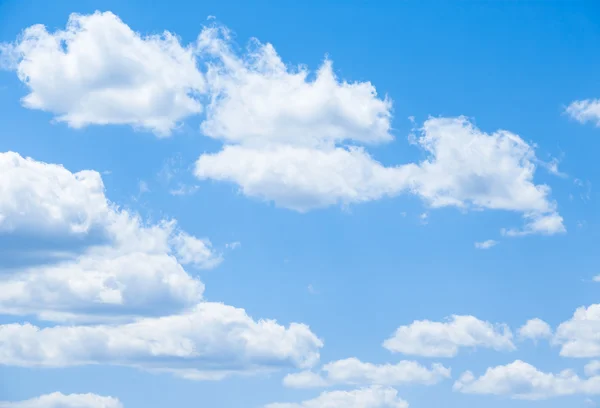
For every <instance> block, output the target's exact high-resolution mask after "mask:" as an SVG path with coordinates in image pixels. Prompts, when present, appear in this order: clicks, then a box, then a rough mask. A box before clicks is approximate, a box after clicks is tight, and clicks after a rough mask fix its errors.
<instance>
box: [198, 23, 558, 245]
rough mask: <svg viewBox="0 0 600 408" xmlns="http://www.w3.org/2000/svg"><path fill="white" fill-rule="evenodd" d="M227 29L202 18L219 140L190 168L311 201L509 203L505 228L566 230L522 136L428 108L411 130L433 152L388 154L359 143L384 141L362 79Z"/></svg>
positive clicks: (297, 206) (281, 198)
mask: <svg viewBox="0 0 600 408" xmlns="http://www.w3.org/2000/svg"><path fill="white" fill-rule="evenodd" d="M230 42H231V41H230V36H229V33H228V32H227V30H226V29H220V28H215V27H212V28H208V29H205V30H204V31H203V32H202V34H201V35H200V38H199V50H200V53H202V54H203V55H204V54H206V55H210V56H211V57H212V59H211V62H212V63H211V64H210V65H209V69H208V74H207V83H208V86H209V88H210V92H211V95H212V101H211V103H210V106H209V108H208V109H207V117H206V120H205V121H204V122H203V124H202V129H203V131H204V133H205V134H206V135H208V136H210V137H213V138H218V139H221V140H223V141H224V143H225V146H224V148H223V150H221V151H220V152H217V153H214V154H204V155H202V156H200V158H199V159H198V161H197V163H196V171H195V173H196V176H197V177H199V178H200V179H213V180H219V181H228V182H232V183H235V184H237V185H239V186H240V188H241V190H242V192H243V193H244V194H246V195H248V196H251V197H258V198H261V199H264V200H267V201H274V202H275V204H277V205H279V206H282V207H286V208H290V209H294V210H297V211H307V210H310V209H314V208H319V207H326V206H330V205H337V204H341V205H347V204H352V203H360V202H365V201H371V200H378V199H381V198H383V197H386V196H395V195H398V194H401V193H403V192H411V193H414V194H417V195H419V196H420V197H421V198H422V199H423V200H424V201H425V202H426V203H427V204H428V205H430V206H431V207H434V208H436V207H444V206H456V207H460V208H464V209H467V208H478V209H482V208H483V209H493V210H508V211H516V212H519V213H521V214H523V216H524V217H525V219H526V225H525V227H524V228H523V229H521V230H516V229H509V230H507V231H506V234H508V235H525V234H530V233H543V234H554V233H558V232H563V231H564V226H563V224H562V218H561V217H560V215H558V213H557V211H556V205H555V203H554V202H552V201H550V199H549V198H548V196H549V193H550V189H549V188H548V186H545V185H536V184H534V182H533V177H534V173H535V169H536V163H538V162H540V161H539V160H538V159H537V158H536V156H535V152H534V148H533V147H532V146H530V145H529V144H527V143H526V142H525V141H523V140H522V139H521V138H520V137H519V136H517V135H515V134H513V133H510V132H507V131H497V132H495V133H493V134H487V133H484V132H482V131H480V130H479V129H477V128H476V127H475V126H473V125H472V124H471V123H470V122H469V121H468V120H467V119H466V118H464V117H458V118H430V119H428V120H427V121H426V122H425V123H424V125H423V127H422V128H421V129H420V133H421V134H420V136H419V137H416V136H415V137H413V138H412V140H413V142H414V144H416V145H417V146H419V147H420V148H421V149H423V150H424V151H425V152H426V153H428V154H429V157H428V158H427V159H426V160H424V161H423V162H421V163H406V164H401V165H398V166H384V165H382V164H381V163H379V162H377V161H376V160H374V159H373V158H371V156H370V155H369V154H368V153H367V152H366V151H365V150H364V149H362V148H360V147H357V146H344V143H348V142H353V143H357V144H374V143H385V142H389V141H391V140H392V136H391V134H390V118H391V101H390V100H389V99H387V98H385V99H381V98H379V97H378V95H377V92H376V90H375V88H374V87H373V85H372V84H371V83H368V82H357V83H352V84H350V83H347V82H344V81H341V80H339V79H338V78H336V76H335V75H334V74H333V71H332V65H331V62H330V61H326V62H325V63H324V64H323V65H322V66H321V68H320V69H319V70H318V71H317V73H316V76H315V77H314V78H311V77H309V76H308V71H307V69H306V68H304V67H300V68H297V67H291V66H288V65H286V64H284V63H283V62H282V60H281V58H280V57H279V55H278V54H277V52H276V51H275V49H274V48H273V46H272V45H270V44H266V45H263V44H261V43H260V42H258V41H257V40H254V41H253V42H252V44H251V46H250V47H248V50H247V52H246V53H245V54H238V53H235V52H234V51H233V50H232V48H233V47H232V45H231V44H230Z"/></svg>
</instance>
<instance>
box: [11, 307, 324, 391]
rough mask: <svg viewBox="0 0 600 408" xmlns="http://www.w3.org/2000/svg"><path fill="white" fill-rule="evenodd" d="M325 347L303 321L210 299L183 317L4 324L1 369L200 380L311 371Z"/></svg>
mask: <svg viewBox="0 0 600 408" xmlns="http://www.w3.org/2000/svg"><path fill="white" fill-rule="evenodd" d="M322 345H323V343H322V342H321V340H320V339H318V338H317V337H316V336H315V335H314V334H313V333H312V332H311V331H310V329H309V328H308V327H307V326H305V325H303V324H296V323H292V324H291V325H290V326H289V327H284V326H282V325H279V324H277V322H275V321H273V320H260V321H255V320H253V319H252V318H251V317H249V316H248V315H247V314H246V312H245V311H244V310H243V309H238V308H234V307H232V306H227V305H223V304H220V303H212V302H202V303H200V304H198V305H197V306H196V307H195V308H193V309H192V310H191V311H189V312H186V313H183V314H179V315H172V316H164V317H158V318H142V319H139V320H137V321H135V322H133V323H127V324H113V325H108V324H104V325H86V326H54V327H46V328H40V327H36V326H33V325H31V324H28V323H25V324H6V325H0V364H3V365H12V366H24V367H32V366H41V367H64V366H72V365H86V364H111V365H129V366H134V367H141V368H145V369H150V370H158V371H170V372H173V373H175V374H181V376H183V377H187V378H201V379H207V378H209V377H210V375H211V374H212V375H213V376H214V377H215V378H220V377H221V376H222V374H224V373H225V374H227V373H232V372H242V371H243V372H248V371H259V370H268V369H276V368H281V367H289V368H307V367H310V366H312V365H313V364H315V363H316V362H317V361H318V359H319V349H320V348H321V347H322ZM179 370H182V371H181V373H179V372H178V371H179ZM203 373H204V374H205V375H204V376H203V375H202V374H203Z"/></svg>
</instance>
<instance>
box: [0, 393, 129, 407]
mask: <svg viewBox="0 0 600 408" xmlns="http://www.w3.org/2000/svg"><path fill="white" fill-rule="evenodd" d="M0 408H123V405H122V404H121V402H119V400H118V399H116V398H113V397H103V396H100V395H96V394H69V395H65V394H62V393H60V392H53V393H51V394H45V395H41V396H39V397H36V398H32V399H29V400H26V401H16V402H10V401H0Z"/></svg>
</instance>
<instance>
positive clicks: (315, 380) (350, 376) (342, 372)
mask: <svg viewBox="0 0 600 408" xmlns="http://www.w3.org/2000/svg"><path fill="white" fill-rule="evenodd" d="M322 371H323V372H324V374H323V375H321V374H318V373H313V372H310V371H303V372H300V373H295V374H289V375H287V376H286V377H285V378H284V380H283V383H284V384H285V385H286V386H288V387H293V388H310V387H325V386H332V385H348V384H351V385H387V386H396V385H402V384H426V385H432V384H436V383H438V382H440V381H442V380H443V379H446V378H450V369H449V368H446V367H444V366H443V365H441V364H432V366H431V369H428V368H427V367H425V366H423V365H421V364H419V363H417V362H415V361H400V362H399V363H396V364H381V365H377V364H372V363H364V362H362V361H360V360H358V359H356V358H348V359H345V360H338V361H334V362H331V363H328V364H325V365H324V366H323V368H322Z"/></svg>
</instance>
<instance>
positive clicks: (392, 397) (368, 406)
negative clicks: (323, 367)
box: [265, 386, 408, 408]
mask: <svg viewBox="0 0 600 408" xmlns="http://www.w3.org/2000/svg"><path fill="white" fill-rule="evenodd" d="M338 407H344V408H408V403H407V402H406V401H404V400H402V399H401V398H399V397H398V392H397V391H396V390H395V389H393V388H389V387H379V386H373V387H369V388H360V389H357V390H353V391H330V392H323V393H322V394H321V395H319V396H318V397H317V398H314V399H311V400H307V401H303V402H300V403H273V404H268V405H266V406H265V408H338Z"/></svg>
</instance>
